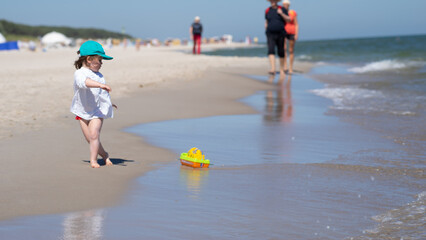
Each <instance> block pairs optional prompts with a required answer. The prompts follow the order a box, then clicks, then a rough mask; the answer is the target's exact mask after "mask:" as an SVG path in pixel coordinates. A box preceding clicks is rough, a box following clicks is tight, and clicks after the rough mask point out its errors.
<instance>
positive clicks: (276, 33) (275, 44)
mask: <svg viewBox="0 0 426 240" xmlns="http://www.w3.org/2000/svg"><path fill="white" fill-rule="evenodd" d="M268 1H269V2H270V3H271V6H270V7H269V8H267V9H266V11H265V19H266V22H265V29H266V37H267V41H268V57H269V62H270V65H271V70H270V71H269V74H271V75H275V48H277V49H278V57H279V61H280V77H281V78H283V77H284V75H285V74H284V55H285V52H284V38H285V34H286V33H285V29H284V22H285V21H290V17H289V16H288V15H287V11H286V10H285V9H283V8H282V7H281V6H278V2H279V1H280V0H268Z"/></svg>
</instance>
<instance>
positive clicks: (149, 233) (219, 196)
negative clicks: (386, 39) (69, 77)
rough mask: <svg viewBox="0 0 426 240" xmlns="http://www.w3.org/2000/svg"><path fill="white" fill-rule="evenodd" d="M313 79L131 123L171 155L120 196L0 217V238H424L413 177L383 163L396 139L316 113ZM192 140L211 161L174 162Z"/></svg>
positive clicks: (320, 107) (416, 176)
mask: <svg viewBox="0 0 426 240" xmlns="http://www.w3.org/2000/svg"><path fill="white" fill-rule="evenodd" d="M318 71H321V70H318ZM252 77H254V78H256V79H258V80H261V81H268V79H266V78H264V77H259V76H257V77H256V76H252ZM321 88H323V85H322V84H320V83H318V82H314V81H312V80H311V79H308V78H306V77H304V76H300V75H295V76H293V79H292V82H291V86H288V85H284V86H282V87H277V88H276V89H275V90H271V91H266V92H258V93H257V94H255V95H253V96H250V97H248V98H245V99H243V100H242V101H243V102H244V103H246V104H249V105H251V106H253V108H255V109H257V110H258V111H259V114H253V115H237V116H216V117H209V118H201V119H187V120H176V121H165V122H157V123H150V124H144V125H139V126H135V127H132V128H129V129H127V130H126V131H131V132H133V133H137V134H140V135H141V136H143V137H144V138H146V139H147V140H148V141H149V142H150V143H152V144H154V145H158V146H161V147H165V148H169V149H171V150H173V151H174V152H176V161H175V162H173V163H170V164H167V165H166V166H163V167H161V168H159V169H158V170H155V171H152V172H150V173H148V174H147V175H145V176H143V177H141V178H139V179H138V180H137V181H136V182H135V184H134V187H133V190H132V191H131V193H130V194H129V196H128V198H127V200H126V201H125V203H124V204H123V205H121V206H118V207H114V208H107V209H100V210H91V211H86V212H80V213H71V214H66V215H54V216H39V217H29V218H19V219H15V220H12V221H4V222H0V238H1V239H28V237H29V236H37V237H39V238H44V239H79V237H81V236H90V239H141V238H142V239H200V238H206V239H231V238H232V239H345V238H348V239H350V238H355V239H383V238H384V237H389V238H390V239H400V238H401V237H404V239H422V238H423V237H424V236H425V231H424V222H425V221H424V220H425V214H424V211H425V210H424V209H425V208H424V206H425V204H424V201H425V195H426V194H425V193H424V192H422V191H424V178H423V175H422V174H421V173H418V171H417V170H418V169H417V168H416V167H411V168H409V169H407V168H404V167H398V166H396V164H395V161H391V162H392V163H393V164H392V165H389V163H388V161H387V160H388V159H389V158H388V157H389V156H393V154H394V153H395V152H398V153H399V155H398V156H399V158H404V156H407V154H406V152H405V150H406V149H405V148H404V146H403V145H401V144H399V143H397V142H395V141H393V139H389V138H386V137H384V136H383V135H381V134H380V133H378V132H376V131H371V130H369V129H368V128H367V129H366V128H363V127H361V126H360V125H358V124H353V123H351V122H346V121H341V119H342V118H339V117H338V116H335V115H330V114H325V113H326V112H327V111H329V110H327V106H332V105H333V101H331V100H328V99H326V98H322V97H319V96H316V95H314V94H312V93H311V92H310V91H311V90H313V89H321ZM193 146H196V147H198V148H200V149H202V150H203V152H204V153H205V154H206V156H207V158H209V159H210V160H211V161H212V163H213V165H212V166H211V167H210V168H209V169H192V168H186V167H181V166H180V164H179V162H178V160H177V158H178V156H179V153H180V152H183V151H187V150H188V149H189V148H191V147H193ZM404 154H405V155H404ZM420 154H421V153H420ZM419 157H421V156H419ZM404 159H405V158H404ZM391 160H392V159H391ZM416 169H417V170H416ZM407 170H408V171H407ZM419 193H420V194H419ZM416 194H418V196H416ZM407 237H408V238H407Z"/></svg>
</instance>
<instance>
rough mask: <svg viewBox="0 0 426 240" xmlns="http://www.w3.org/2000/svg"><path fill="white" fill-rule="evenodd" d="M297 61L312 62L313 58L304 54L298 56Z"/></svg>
mask: <svg viewBox="0 0 426 240" xmlns="http://www.w3.org/2000/svg"><path fill="white" fill-rule="evenodd" d="M296 59H297V60H312V57H311V56H309V55H305V54H302V55H300V56H296Z"/></svg>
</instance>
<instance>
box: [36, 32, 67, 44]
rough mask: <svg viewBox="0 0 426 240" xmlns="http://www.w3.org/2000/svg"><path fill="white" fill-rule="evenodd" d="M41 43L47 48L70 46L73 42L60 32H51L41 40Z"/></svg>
mask: <svg viewBox="0 0 426 240" xmlns="http://www.w3.org/2000/svg"><path fill="white" fill-rule="evenodd" d="M41 43H42V44H43V45H44V46H46V47H58V46H68V45H70V43H71V40H70V39H69V38H67V37H66V36H65V35H64V34H62V33H59V32H50V33H47V34H46V35H44V36H43V37H42V38H41Z"/></svg>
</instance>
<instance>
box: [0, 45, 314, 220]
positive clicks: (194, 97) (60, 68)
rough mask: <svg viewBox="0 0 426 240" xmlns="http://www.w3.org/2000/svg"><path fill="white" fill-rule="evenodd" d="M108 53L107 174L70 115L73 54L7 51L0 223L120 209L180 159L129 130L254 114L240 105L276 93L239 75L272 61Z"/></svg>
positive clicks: (164, 51)
mask: <svg viewBox="0 0 426 240" xmlns="http://www.w3.org/2000/svg"><path fill="white" fill-rule="evenodd" d="M106 52H107V54H108V55H111V56H113V57H114V60H112V61H105V62H104V65H103V67H102V69H101V72H102V73H103V74H104V76H105V78H106V81H107V83H108V84H110V86H111V87H112V89H113V90H112V92H111V97H112V99H113V102H114V103H116V104H117V105H118V107H119V108H118V110H116V111H115V117H114V119H109V120H106V121H105V122H104V127H103V130H102V135H101V139H102V143H103V145H104V146H105V148H106V150H107V151H109V153H110V155H111V158H112V161H113V162H114V163H115V166H112V167H106V166H102V167H101V168H100V169H92V168H90V167H89V163H88V157H89V148H88V145H87V143H86V142H85V141H84V139H83V135H82V133H81V131H80V128H79V125H78V122H77V121H75V120H74V119H73V115H72V114H71V113H70V112H69V106H70V103H71V98H72V94H73V90H72V84H73V72H74V71H75V69H73V66H72V64H73V61H74V60H75V59H76V49H60V50H51V51H48V52H35V53H32V52H0V64H1V66H2V68H1V69H0V88H1V89H2V94H1V95H0V102H1V103H2V107H1V108H0V121H1V123H2V124H1V125H0V152H1V156H0V159H1V164H2V167H1V168H0V193H1V194H0V220H5V219H10V218H14V217H18V216H26V215H36V214H51V213H62V212H69V211H78V210H84V209H92V208H99V207H106V206H111V205H114V204H117V203H119V202H120V200H121V199H122V198H123V196H125V193H126V192H127V191H128V189H129V187H130V183H131V180H132V179H134V178H136V177H138V176H141V175H142V174H144V173H145V172H147V171H149V170H151V169H153V168H154V165H155V164H158V163H165V162H170V161H175V160H176V159H177V157H178V156H175V154H174V153H171V152H169V151H167V150H164V149H160V148H157V147H153V146H150V145H149V144H146V143H145V142H144V141H143V140H142V139H141V138H140V137H138V136H133V135H131V134H128V133H124V132H122V131H121V130H122V129H123V128H125V127H129V126H132V125H135V124H139V123H146V122H153V121H161V120H170V119H181V118H194V117H205V116H212V115H225V114H243V113H252V112H254V110H253V109H251V108H250V107H248V106H246V105H244V104H242V103H240V102H237V101H235V100H237V99H239V98H242V97H244V96H247V95H250V94H252V93H254V92H255V91H258V90H260V89H267V88H271V87H272V86H271V85H269V84H266V83H261V82H257V81H254V80H250V79H249V78H247V77H244V76H241V74H263V73H264V72H266V70H267V69H268V65H267V64H268V63H267V59H266V58H237V57H213V56H192V55H190V54H184V53H182V52H177V51H173V50H171V49H168V48H150V49H148V48H142V49H141V50H140V51H138V52H137V51H135V50H134V49H133V48H128V49H125V50H124V49H121V48H113V49H106ZM295 66H297V69H298V70H301V71H306V70H307V69H308V68H309V67H310V66H309V64H302V63H296V64H295ZM185 150H186V149H183V151H185Z"/></svg>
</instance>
